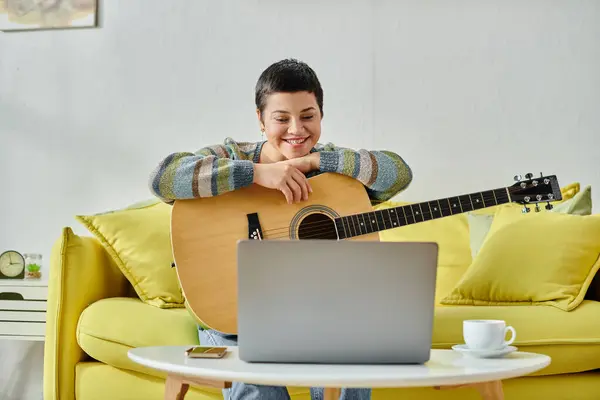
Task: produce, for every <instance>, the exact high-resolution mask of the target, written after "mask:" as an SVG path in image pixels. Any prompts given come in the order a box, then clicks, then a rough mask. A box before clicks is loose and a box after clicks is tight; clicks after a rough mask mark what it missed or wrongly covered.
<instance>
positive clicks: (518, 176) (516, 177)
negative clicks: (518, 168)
mask: <svg viewBox="0 0 600 400" xmlns="http://www.w3.org/2000/svg"><path fill="white" fill-rule="evenodd" d="M521 179H523V177H522V176H521V175H515V181H517V182H519V181H520V180H521Z"/></svg>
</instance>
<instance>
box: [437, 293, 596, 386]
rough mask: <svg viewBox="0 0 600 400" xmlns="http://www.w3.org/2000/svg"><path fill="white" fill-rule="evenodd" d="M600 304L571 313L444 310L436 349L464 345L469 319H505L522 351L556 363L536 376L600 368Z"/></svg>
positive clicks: (524, 309)
mask: <svg viewBox="0 0 600 400" xmlns="http://www.w3.org/2000/svg"><path fill="white" fill-rule="evenodd" d="M599 315H600V303H599V302H597V301H591V300H584V301H583V302H582V303H581V304H580V305H579V307H577V308H576V309H575V310H573V311H571V312H564V311H561V310H559V309H558V308H555V307H540V306H534V305H532V306H521V307H512V306H494V307H479V306H444V307H437V308H436V310H435V317H434V330H433V347H434V348H450V347H451V346H453V345H455V344H458V343H464V339H463V336H462V322H463V320H465V319H502V320H505V321H506V322H507V324H508V325H511V326H513V327H514V328H515V330H516V331H517V337H516V340H515V342H514V345H515V346H517V348H518V349H519V350H520V351H530V352H535V353H541V354H547V355H548V356H550V357H551V358H552V363H551V364H550V365H549V366H548V367H547V368H545V369H544V370H542V371H540V372H538V373H536V375H551V374H565V373H571V372H581V371H591V370H594V369H598V368H600V318H598V316H599Z"/></svg>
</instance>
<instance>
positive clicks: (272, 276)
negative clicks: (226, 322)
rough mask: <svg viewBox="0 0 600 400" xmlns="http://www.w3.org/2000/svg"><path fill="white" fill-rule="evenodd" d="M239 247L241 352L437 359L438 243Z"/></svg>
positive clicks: (279, 357) (347, 360) (312, 359)
mask: <svg viewBox="0 0 600 400" xmlns="http://www.w3.org/2000/svg"><path fill="white" fill-rule="evenodd" d="M237 246H238V248H237V254H238V352H239V358H240V359H241V360H243V361H246V362H275V363H277V362H279V363H328V364H423V363H425V362H427V361H428V360H429V357H430V349H431V345H432V331H433V316H434V301H435V300H434V299H435V284H436V272H437V259H438V245H437V244H436V243H415V242H377V241H337V240H291V241H280V240H265V241H261V240H243V241H239V242H238V245H237Z"/></svg>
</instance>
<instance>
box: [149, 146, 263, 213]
mask: <svg viewBox="0 0 600 400" xmlns="http://www.w3.org/2000/svg"><path fill="white" fill-rule="evenodd" d="M255 147H256V144H253V143H240V144H238V143H236V142H234V141H232V140H230V139H228V140H226V141H225V143H224V144H218V145H212V146H207V147H203V148H202V149H200V150H198V151H196V152H195V153H191V152H176V153H172V154H169V155H168V156H167V157H165V158H164V159H162V160H161V161H160V162H159V163H158V165H157V166H156V168H155V169H154V170H153V171H152V173H151V174H150V178H149V181H148V186H149V188H150V191H151V192H152V194H154V195H155V196H156V197H158V198H159V199H161V200H162V201H164V202H165V203H168V204H173V203H174V202H175V200H179V199H193V198H198V197H212V196H217V195H219V194H222V193H226V192H229V191H233V190H237V189H239V188H242V187H245V186H248V185H250V184H251V183H252V182H253V179H254V163H253V161H252V155H253V153H254V149H255Z"/></svg>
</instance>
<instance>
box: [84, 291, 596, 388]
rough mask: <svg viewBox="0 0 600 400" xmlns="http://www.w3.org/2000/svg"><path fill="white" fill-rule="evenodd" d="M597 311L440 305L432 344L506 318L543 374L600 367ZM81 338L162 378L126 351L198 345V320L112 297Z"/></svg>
mask: <svg viewBox="0 0 600 400" xmlns="http://www.w3.org/2000/svg"><path fill="white" fill-rule="evenodd" d="M598 315H600V303H598V302H595V301H588V300H586V301H584V302H583V303H582V304H581V305H580V306H579V307H578V308H577V309H576V310H574V311H572V312H569V313H565V312H562V311H560V310H558V309H556V308H554V307H536V306H523V307H505V306H500V307H477V306H445V307H437V308H436V310H435V319H434V331H433V347H434V348H450V347H451V346H452V345H454V344H457V343H463V338H462V321H463V320H465V319H472V318H487V319H504V320H506V321H507V322H508V323H509V324H510V325H512V326H514V327H515V329H516V330H517V340H516V342H515V345H516V346H518V347H519V348H520V350H523V351H533V352H540V353H544V354H548V355H549V356H551V357H552V364H551V366H550V367H549V369H545V370H544V371H542V372H540V373H543V374H554V373H569V372H579V371H586V370H591V369H595V368H600V318H598ZM164 327H169V329H164ZM77 342H78V344H79V346H81V348H82V349H83V350H84V351H85V352H86V353H87V354H89V355H90V356H91V357H93V358H94V359H96V360H98V361H101V362H103V363H105V364H108V365H110V366H112V367H116V368H120V369H124V370H129V371H135V372H139V373H143V374H148V375H151V376H155V377H163V376H164V375H163V374H162V373H160V372H158V371H153V370H149V369H146V368H145V367H142V366H140V365H139V364H136V363H134V362H132V361H131V360H129V358H128V357H127V351H128V350H129V349H131V348H133V347H142V346H166V345H188V344H189V345H193V344H198V335H197V330H196V324H195V322H194V320H193V318H192V317H191V316H190V315H189V314H188V313H187V312H186V311H185V309H158V308H156V307H152V306H148V305H146V304H144V303H143V302H141V301H140V300H139V299H132V298H111V299H103V300H100V301H97V302H95V303H93V304H91V305H90V306H89V307H88V308H87V309H86V310H85V311H84V313H83V314H82V315H81V318H80V320H79V325H78V329H77ZM300 389H301V388H295V389H294V390H300Z"/></svg>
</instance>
